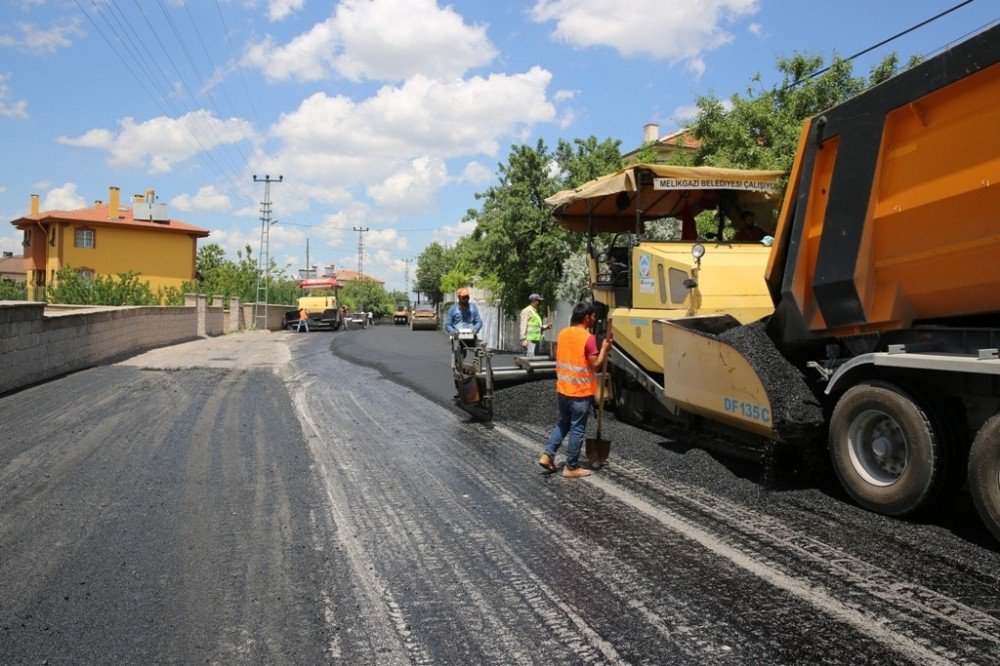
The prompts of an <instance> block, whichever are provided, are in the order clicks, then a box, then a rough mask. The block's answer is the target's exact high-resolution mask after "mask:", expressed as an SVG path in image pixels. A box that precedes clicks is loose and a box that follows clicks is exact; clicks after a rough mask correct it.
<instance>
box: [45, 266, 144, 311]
mask: <svg viewBox="0 0 1000 666" xmlns="http://www.w3.org/2000/svg"><path fill="white" fill-rule="evenodd" d="M139 276H140V273H136V272H133V271H128V272H125V273H119V274H118V275H117V277H110V276H109V277H104V276H103V275H98V276H96V277H94V278H93V279H88V278H85V277H83V276H82V275H80V273H79V272H77V270H76V269H75V268H73V267H71V266H66V267H65V268H61V269H59V270H58V271H56V283H55V286H49V287H48V288H47V289H46V290H45V295H46V300H48V302H49V303H67V304H74V305H159V304H160V301H161V298H162V296H163V290H161V292H160V293H159V294H154V293H153V290H152V289H150V287H149V282H140V281H139Z"/></svg>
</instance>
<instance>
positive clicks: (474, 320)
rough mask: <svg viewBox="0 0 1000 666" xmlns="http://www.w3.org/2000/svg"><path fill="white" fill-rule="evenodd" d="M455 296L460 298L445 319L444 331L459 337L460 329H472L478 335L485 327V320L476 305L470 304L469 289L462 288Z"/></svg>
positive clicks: (449, 309)
mask: <svg viewBox="0 0 1000 666" xmlns="http://www.w3.org/2000/svg"><path fill="white" fill-rule="evenodd" d="M455 295H456V296H458V302H457V303H455V304H454V305H452V306H451V307H450V308H448V314H446V315H445V317H444V330H446V331H448V333H450V334H451V335H457V334H458V329H460V328H462V329H465V328H471V329H472V331H473V332H474V333H476V334H477V335H478V334H479V329H481V328H482V327H483V320H482V318H481V317H480V316H479V308H477V307H476V304H475V303H470V302H469V289H468V287H461V288H460V289H459V290H458V291H456V292H455Z"/></svg>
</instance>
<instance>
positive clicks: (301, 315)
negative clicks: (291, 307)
mask: <svg viewBox="0 0 1000 666" xmlns="http://www.w3.org/2000/svg"><path fill="white" fill-rule="evenodd" d="M299 319H309V310H306V309H305V308H302V309H301V310H299Z"/></svg>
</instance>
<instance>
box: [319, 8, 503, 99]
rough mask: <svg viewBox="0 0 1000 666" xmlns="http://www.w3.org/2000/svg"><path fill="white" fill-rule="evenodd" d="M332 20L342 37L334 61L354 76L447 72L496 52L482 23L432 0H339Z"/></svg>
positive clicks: (446, 74)
mask: <svg viewBox="0 0 1000 666" xmlns="http://www.w3.org/2000/svg"><path fill="white" fill-rule="evenodd" d="M335 21H336V23H337V26H338V29H339V32H340V35H341V39H342V40H343V52H342V53H341V54H340V55H339V56H338V57H337V59H336V67H337V70H338V71H339V72H340V74H341V75H342V76H344V77H346V78H348V79H351V80H354V81H357V80H361V79H366V78H367V79H376V80H385V81H395V80H400V79H405V78H409V77H410V76H413V75H416V74H423V75H425V76H440V77H442V78H452V77H457V76H462V75H463V74H465V72H466V71H468V70H469V69H470V68H472V67H479V66H482V65H486V64H488V63H489V62H491V61H492V60H493V58H495V57H496V54H497V51H496V49H495V48H494V46H493V44H492V43H490V40H489V38H488V37H487V36H486V29H485V28H484V27H482V26H469V25H466V24H465V21H464V20H463V19H462V17H461V16H460V15H459V14H458V13H456V12H455V11H454V10H453V9H452V8H451V7H450V6H446V7H439V6H438V5H437V3H436V2H435V1H434V0H375V1H374V2H373V1H370V0H345V1H344V2H342V3H341V4H340V5H339V6H338V7H337V11H336V14H335Z"/></svg>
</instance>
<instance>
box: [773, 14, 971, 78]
mask: <svg viewBox="0 0 1000 666" xmlns="http://www.w3.org/2000/svg"><path fill="white" fill-rule="evenodd" d="M972 1H973V0H963V2H960V3H958V4H957V5H955V6H954V7H951V8H949V9H946V10H944V11H943V12H941V13H940V14H937V15H936V16H932V17H930V18H929V19H927V20H925V21H921V22H920V23H917V24H916V25H913V26H910V27H909V28H907V29H906V30H903V31H902V32H897V33H896V34H895V35H893V36H892V37H888V38H886V39H883V40H882V41H881V42H879V43H878V44H874V45H872V46H869V47H868V48H866V49H863V50H861V51H858V52H857V53H855V54H854V55H852V56H848V57H847V58H844V62H850V61H851V60H854V59H855V58H859V57H861V56H863V55H865V54H866V53H870V52H871V51H874V50H875V49H877V48H878V47H880V46H885V45H886V44H888V43H889V42H891V41H894V40H896V39H899V38H900V37H902V36H903V35H906V34H909V33H911V32H913V31H914V30H916V29H917V28H922V27H924V26H925V25H927V24H928V23H933V22H934V21H936V20H938V19H939V18H941V17H942V16H946V15H948V14H950V13H952V12H953V11H955V10H956V9H961V8H962V7H964V6H966V5H968V4H970V3H971V2H972ZM831 67H833V65H829V66H827V67H824V68H823V69H820V70H817V71H815V72H812V73H810V74H807V75H806V76H804V77H802V78H801V79H796V80H795V81H793V82H791V83H789V84H788V85H786V86H785V87H784V88H782V89H781V91H780V92H784V91H786V90H788V89H789V88H794V87H795V86H797V85H799V84H800V83H805V82H806V81H809V80H812V79H814V78H816V77H817V76H819V75H820V74H823V73H825V72H828V71H830V68H831Z"/></svg>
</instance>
